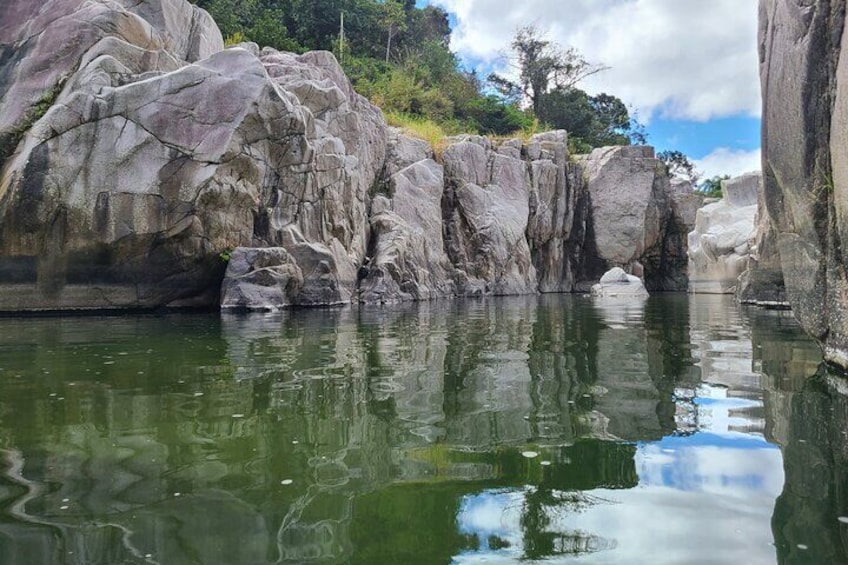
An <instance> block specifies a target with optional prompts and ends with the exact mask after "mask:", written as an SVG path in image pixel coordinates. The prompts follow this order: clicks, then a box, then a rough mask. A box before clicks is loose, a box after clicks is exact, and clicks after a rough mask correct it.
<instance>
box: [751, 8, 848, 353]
mask: <svg viewBox="0 0 848 565" xmlns="http://www.w3.org/2000/svg"><path fill="white" fill-rule="evenodd" d="M844 28H845V1H844V0H835V1H833V2H801V3H799V2H797V1H794V0H761V2H760V29H759V45H760V77H761V81H762V88H763V169H764V170H763V173H764V184H765V186H764V193H765V208H766V210H767V212H768V215H769V217H770V219H771V221H772V223H773V225H774V230H775V239H776V242H777V247H778V253H779V255H780V264H781V268H782V270H783V276H784V281H785V284H786V293H787V297H788V299H789V302H790V304H791V306H792V311H793V313H794V314H795V316H796V318H797V319H798V321H799V322H800V323H801V325H802V326H803V327H804V329H805V330H806V331H807V332H808V333H809V334H810V335H812V336H813V337H814V338H815V339H817V340H818V341H819V343H820V344H821V345H822V347H823V349H824V352H825V356H826V358H827V359H829V360H830V361H833V362H835V363H838V364H840V365H842V366H848V272H846V268H845V265H846V260H845V256H844V254H843V251H842V250H843V249H844V248H845V246H846V244H848V221H846V220H848V218H846V214H848V134H847V133H846V132H848V57H845V56H844V55H845V52H844V51H845V42H846V41H848V36H846V34H845V33H844Z"/></svg>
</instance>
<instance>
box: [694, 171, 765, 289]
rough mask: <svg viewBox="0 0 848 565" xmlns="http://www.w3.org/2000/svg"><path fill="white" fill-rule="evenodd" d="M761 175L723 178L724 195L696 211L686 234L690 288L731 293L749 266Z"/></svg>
mask: <svg viewBox="0 0 848 565" xmlns="http://www.w3.org/2000/svg"><path fill="white" fill-rule="evenodd" d="M761 179H762V176H761V175H760V174H759V173H750V174H746V175H742V176H740V177H737V178H734V179H730V180H726V181H722V183H721V186H722V193H723V195H724V196H723V197H722V199H721V200H719V201H717V202H712V203H710V204H707V205H706V206H704V207H703V208H701V209H700V210H698V213H697V217H696V220H695V228H694V230H693V231H692V232H691V233H689V291H690V292H694V293H705V294H733V293H735V292H736V290H737V285H738V279H739V276H740V275H741V274H742V273H743V272H745V270H746V269H748V267H749V259H750V255H751V253H752V250H751V245H752V243H753V242H754V240H755V238H756V235H757V232H756V231H755V217H756V215H757V198H758V194H759V193H760V192H761V190H760V183H761Z"/></svg>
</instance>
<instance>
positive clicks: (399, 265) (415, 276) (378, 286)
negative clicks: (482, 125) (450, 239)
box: [359, 130, 456, 302]
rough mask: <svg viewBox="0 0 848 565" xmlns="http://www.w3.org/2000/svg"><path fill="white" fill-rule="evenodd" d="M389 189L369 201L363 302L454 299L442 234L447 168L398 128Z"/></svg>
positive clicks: (392, 144)
mask: <svg viewBox="0 0 848 565" xmlns="http://www.w3.org/2000/svg"><path fill="white" fill-rule="evenodd" d="M385 176H386V177H387V178H386V179H385V184H384V186H385V190H384V192H382V193H380V194H377V195H375V197H374V198H373V200H372V201H371V215H370V220H369V221H370V227H371V247H370V249H369V253H368V258H367V259H366V264H365V265H364V266H363V267H362V269H361V270H360V271H361V273H362V280H361V281H360V286H359V299H360V300H361V301H363V302H395V301H399V300H401V301H403V300H428V299H431V298H437V297H440V296H448V297H449V296H454V295H455V294H456V284H455V280H454V279H455V277H454V272H455V270H454V268H453V266H452V264H451V262H450V260H449V258H448V256H447V252H446V251H445V245H444V239H443V234H442V197H443V193H444V187H445V183H444V169H443V167H442V166H441V165H439V164H438V163H436V161H435V160H434V155H433V150H432V149H431V148H430V146H429V145H428V144H427V142H425V141H422V140H419V139H414V138H411V137H408V136H405V135H403V134H401V133H400V132H399V131H397V130H395V131H392V132H391V135H390V138H389V149H388V158H387V160H386V171H385Z"/></svg>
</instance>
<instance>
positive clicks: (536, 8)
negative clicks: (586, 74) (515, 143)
mask: <svg viewBox="0 0 848 565" xmlns="http://www.w3.org/2000/svg"><path fill="white" fill-rule="evenodd" d="M431 2H432V3H434V4H437V5H440V6H442V7H444V8H445V9H446V10H448V11H449V12H453V13H454V14H455V15H456V17H457V20H458V26H457V28H456V29H455V30H454V34H453V48H454V49H455V50H457V51H458V52H459V53H460V54H461V55H462V56H463V57H465V58H466V59H470V60H475V61H481V62H482V63H483V64H484V65H495V66H497V59H498V57H499V56H501V55H503V54H504V53H506V52H508V49H509V43H510V41H511V39H512V36H513V34H514V32H515V30H516V28H517V27H519V26H521V25H526V24H534V25H537V26H538V27H539V28H540V29H546V30H548V35H549V37H550V38H551V39H553V40H555V41H556V42H558V43H560V44H561V45H563V46H574V47H576V48H577V49H579V50H580V51H581V52H582V53H583V55H584V56H585V57H586V59H587V60H589V61H590V62H595V63H602V64H604V65H607V66H609V67H610V69H609V70H607V71H605V72H603V73H601V74H599V75H596V76H595V77H592V78H590V79H589V80H587V81H586V83H584V84H583V87H584V88H586V89H587V90H588V91H590V92H601V91H605V92H609V93H611V94H615V95H616V96H618V97H619V98H621V99H622V100H624V102H625V103H627V104H629V105H632V106H633V107H635V108H636V109H637V110H638V111H639V114H640V118H641V119H642V120H643V121H648V120H650V119H651V118H652V117H656V116H662V117H666V118H672V119H677V118H680V119H691V120H698V121H706V120H709V119H712V118H715V117H723V116H732V115H738V114H746V115H750V116H757V115H759V112H760V86H759V78H758V58H757V48H756V46H757V44H756V31H757V0H709V1H705V0H560V1H557V2H552V1H550V0H522V1H521V2H514V1H513V0H431Z"/></svg>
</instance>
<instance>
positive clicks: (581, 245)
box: [524, 131, 591, 292]
mask: <svg viewBox="0 0 848 565" xmlns="http://www.w3.org/2000/svg"><path fill="white" fill-rule="evenodd" d="M524 155H525V159H526V161H527V167H528V170H529V173H530V194H529V196H530V218H529V220H528V224H527V241H528V243H529V245H530V253H531V255H532V257H533V265H534V266H535V267H536V275H537V278H538V281H539V291H540V292H572V291H574V290H576V289H577V288H578V285H580V283H581V282H583V281H584V280H585V278H586V277H585V276H584V274H583V258H584V256H585V254H586V249H585V247H586V243H587V242H586V235H587V234H586V228H587V223H588V219H589V214H590V211H591V210H590V208H589V193H588V191H587V190H586V187H585V183H584V181H583V169H582V167H581V166H580V165H578V164H577V163H575V162H573V161H572V160H571V159H570V158H569V157H570V156H569V154H568V136H567V134H566V132H565V131H553V132H547V133H542V134H539V135H535V136H533V137H532V138H531V139H530V141H529V143H528V144H527V146H526V147H525V148H524Z"/></svg>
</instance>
